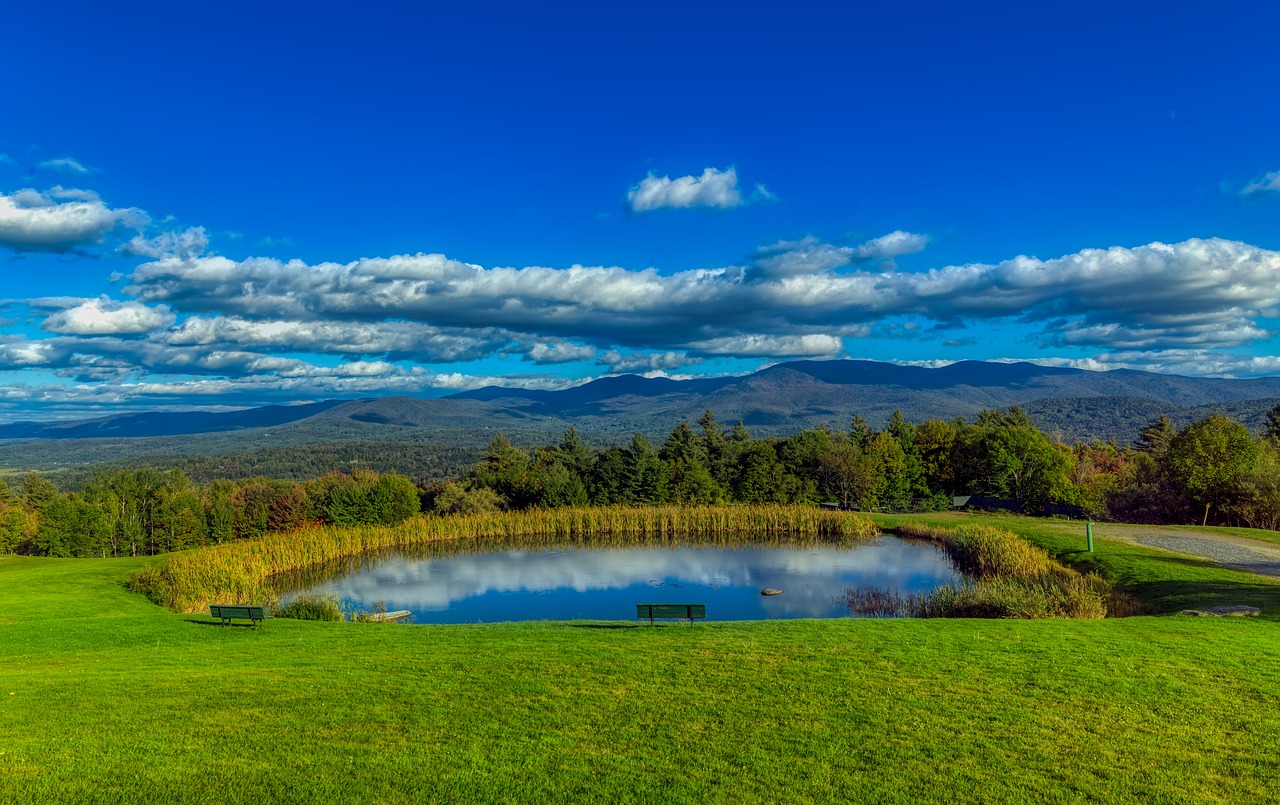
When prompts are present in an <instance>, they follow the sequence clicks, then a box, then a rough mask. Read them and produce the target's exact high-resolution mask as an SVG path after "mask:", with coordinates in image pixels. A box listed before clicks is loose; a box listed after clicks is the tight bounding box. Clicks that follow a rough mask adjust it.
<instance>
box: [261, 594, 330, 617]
mask: <svg viewBox="0 0 1280 805" xmlns="http://www.w3.org/2000/svg"><path fill="white" fill-rule="evenodd" d="M276 617H277V618H294V619H296V620H300V621H342V620H346V617H345V616H344V615H343V613H342V605H341V604H339V603H338V599H337V598H334V597H333V596H332V595H303V596H300V597H298V598H295V599H293V600H292V601H290V602H289V603H287V604H285V605H284V606H282V607H280V609H279V610H277V611H276Z"/></svg>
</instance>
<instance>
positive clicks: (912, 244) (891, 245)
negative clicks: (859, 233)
mask: <svg viewBox="0 0 1280 805" xmlns="http://www.w3.org/2000/svg"><path fill="white" fill-rule="evenodd" d="M928 245H929V236H928V235H918V234H916V233H914V232H904V231H903V230H901V229H895V230H894V231H892V232H890V233H889V234H887V235H882V236H880V237H878V238H874V239H872V240H869V241H867V242H866V243H863V244H862V245H860V246H855V247H854V248H853V249H852V251H851V253H850V254H851V257H852V260H853V261H854V262H868V261H871V260H886V259H891V258H894V257H901V256H902V255H904V254H915V253H916V252H919V251H923V250H924V248H925V246H928Z"/></svg>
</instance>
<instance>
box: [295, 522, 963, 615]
mask: <svg viewBox="0 0 1280 805" xmlns="http://www.w3.org/2000/svg"><path fill="white" fill-rule="evenodd" d="M424 554H425V555H424ZM450 554H452V555H450ZM957 580H959V575H958V574H957V572H956V571H955V569H954V568H953V567H952V566H951V564H950V562H949V561H948V560H947V558H946V556H945V554H943V553H942V552H940V551H938V550H937V549H936V548H934V547H933V546H931V545H927V544H919V543H910V542H904V541H901V540H898V539H895V538H893V537H881V538H878V539H876V540H874V541H871V542H864V543H859V544H856V545H838V544H831V543H827V542H820V543H819V542H815V543H810V544H806V545H796V544H794V543H789V544H772V545H767V544H760V543H757V544H752V545H745V546H726V545H724V544H719V545H708V544H689V543H688V542H685V543H675V542H670V541H668V542H667V544H659V545H645V546H633V547H595V548H592V547H586V546H579V547H564V546H559V547H532V548H530V547H527V546H525V547H514V548H512V547H506V546H502V545H492V544H491V545H487V546H486V545H483V544H476V543H471V544H463V545H461V546H459V545H457V544H456V543H455V544H451V545H449V546H442V545H433V546H429V547H427V548H424V549H423V550H421V551H420V552H419V553H418V555H406V554H403V553H400V554H393V555H388V556H382V557H370V558H365V559H362V560H357V561H355V562H348V563H346V564H345V565H340V566H337V567H329V568H324V569H321V570H319V571H316V572H313V573H312V574H311V575H310V577H309V578H308V577H295V578H293V579H292V580H291V581H288V580H285V581H283V583H282V584H281V585H280V586H282V587H283V588H286V589H289V588H291V589H293V590H294V591H296V592H304V591H305V592H313V593H314V592H322V593H329V594H333V595H336V596H338V597H339V598H340V599H342V600H343V601H344V602H346V603H348V604H351V605H354V606H356V607H358V608H367V607H368V606H369V605H370V604H371V603H372V602H374V601H385V602H386V606H387V608H388V609H393V610H396V609H408V610H411V611H412V612H413V613H414V621H415V622H417V623H474V622H477V621H485V622H492V621H509V620H543V619H550V620H565V619H577V618H583V619H592V620H624V619H630V618H632V617H633V616H634V614H635V604H636V603H640V602H654V603H660V602H680V603H685V602H696V603H706V604H707V615H708V618H709V619H711V620H762V619H770V618H829V617H844V616H848V614H849V613H848V609H847V607H846V606H845V604H844V592H845V590H847V589H848V588H850V587H854V588H866V587H875V588H880V589H886V590H892V591H895V592H898V593H901V594H904V595H907V594H912V593H921V592H926V591H928V590H932V589H934V588H936V587H938V586H940V585H942V584H947V583H953V582H956V581H957ZM764 587H776V588H778V589H782V590H785V593H784V594H782V595H778V596H769V597H764V596H761V595H760V590H761V589H762V588H764ZM288 597H289V596H287V595H286V596H284V598H286V599H287V598H288Z"/></svg>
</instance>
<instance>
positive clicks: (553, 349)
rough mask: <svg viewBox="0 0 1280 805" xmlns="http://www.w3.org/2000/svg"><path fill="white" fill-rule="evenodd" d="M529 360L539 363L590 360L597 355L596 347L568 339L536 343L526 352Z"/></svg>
mask: <svg viewBox="0 0 1280 805" xmlns="http://www.w3.org/2000/svg"><path fill="white" fill-rule="evenodd" d="M525 355H527V356H528V358H529V360H531V361H533V362H534V363H538V364H556V363H571V362H573V361H589V360H591V359H592V358H594V357H595V356H596V351H595V348H594V347H588V346H582V345H580V344H571V343H569V342H568V341H556V342H552V343H543V342H540V343H536V344H533V345H532V346H530V347H529V348H528V351H526V352H525Z"/></svg>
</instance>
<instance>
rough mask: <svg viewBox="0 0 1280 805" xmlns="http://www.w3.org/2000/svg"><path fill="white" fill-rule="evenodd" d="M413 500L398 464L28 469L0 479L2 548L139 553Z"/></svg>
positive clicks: (351, 518) (379, 519) (391, 515)
mask: <svg viewBox="0 0 1280 805" xmlns="http://www.w3.org/2000/svg"><path fill="white" fill-rule="evenodd" d="M420 510H421V495H420V491H419V488H418V487H417V486H416V485H415V484H414V483H413V482H412V481H410V480H409V479H408V478H407V477H405V476H403V475H399V474H397V473H385V474H379V473H376V472H373V471H371V470H356V471H355V472H352V473H351V474H345V473H328V474H326V475H322V476H321V477H319V478H316V479H314V480H311V481H308V482H305V483H298V482H293V481H280V480H269V479H265V478H255V479H251V480H245V481H238V482H237V481H229V480H219V481H215V482H214V483H212V484H209V485H208V486H196V485H195V484H193V483H192V482H191V481H190V480H189V479H188V478H187V477H186V475H184V474H183V473H182V472H181V471H179V470H169V471H167V472H156V471H155V470H152V469H139V470H127V469H115V470H102V471H99V472H98V473H97V475H95V476H94V478H93V480H92V481H90V482H89V483H88V484H85V485H84V486H83V487H82V488H81V489H79V490H78V491H75V492H61V491H59V490H58V487H57V486H56V485H55V484H54V483H53V482H52V481H50V480H49V479H47V478H45V477H44V476H41V475H38V474H36V473H29V474H27V475H24V476H23V477H22V478H21V480H20V481H19V483H18V484H17V486H16V488H14V489H10V488H9V487H8V486H7V485H6V484H4V483H3V482H2V481H0V553H28V554H33V555H38V556H104V557H105V556H139V555H150V554H157V553H164V552H167V551H177V550H182V549H184V548H194V547H199V546H202V545H210V544H216V543H220V542H229V541H231V540H236V539H250V538H252V537H258V536H261V535H263V534H265V533H267V532H268V531H283V530H287V529H290V528H297V527H299V526H303V525H306V524H311V523H326V524H332V525H360V524H371V523H382V524H387V525H391V524H395V523H398V522H401V521H403V520H405V519H406V518H408V517H410V516H411V515H414V514H417V513H418V512H419V511H420Z"/></svg>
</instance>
